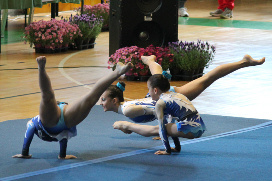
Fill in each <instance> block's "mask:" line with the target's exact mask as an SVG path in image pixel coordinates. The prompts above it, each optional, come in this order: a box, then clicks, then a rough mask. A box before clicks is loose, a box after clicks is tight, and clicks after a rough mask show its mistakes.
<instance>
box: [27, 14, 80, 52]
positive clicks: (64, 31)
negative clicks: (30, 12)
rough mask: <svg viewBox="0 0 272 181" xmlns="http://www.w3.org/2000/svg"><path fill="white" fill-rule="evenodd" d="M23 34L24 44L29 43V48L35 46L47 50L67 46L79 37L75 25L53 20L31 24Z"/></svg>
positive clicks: (77, 28) (78, 31)
mask: <svg viewBox="0 0 272 181" xmlns="http://www.w3.org/2000/svg"><path fill="white" fill-rule="evenodd" d="M24 34H25V36H24V39H25V42H29V43H30V46H31V47H32V46H33V45H35V47H43V48H47V49H55V48H59V47H62V46H68V45H69V44H70V43H72V42H73V41H74V39H75V38H76V37H78V36H81V32H80V30H79V27H78V26H77V25H75V24H70V23H68V22H65V21H64V20H55V19H52V20H50V21H44V20H40V21H37V22H32V23H31V24H30V25H29V26H27V27H26V28H25V32H24Z"/></svg>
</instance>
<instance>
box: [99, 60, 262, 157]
mask: <svg viewBox="0 0 272 181" xmlns="http://www.w3.org/2000/svg"><path fill="white" fill-rule="evenodd" d="M155 58H156V57H155V56H149V57H142V60H143V62H144V63H146V64H147V65H149V68H150V71H151V74H152V75H155V74H160V75H161V73H162V69H161V67H160V65H158V64H157V63H156V62H155V61H154V60H155ZM264 61H265V58H262V59H260V60H254V59H253V58H252V57H251V56H249V55H245V56H244V58H243V59H242V60H240V61H238V62H234V63H228V64H224V65H221V66H218V67H216V68H215V69H214V70H212V71H210V72H208V73H207V74H205V75H204V76H202V77H200V78H198V79H196V80H194V81H191V82H189V83H188V84H185V85H184V86H181V87H171V89H170V91H171V90H172V91H173V92H176V93H180V94H183V95H184V96H185V97H187V98H188V99H189V100H193V99H195V98H196V97H197V96H198V95H199V94H201V93H202V92H203V91H204V90H205V89H206V88H207V87H209V86H210V85H211V84H212V83H213V82H214V81H216V80H217V79H219V78H221V77H223V76H225V75H227V74H230V73H232V72H233V71H235V70H238V69H240V68H244V67H248V66H255V65H261V64H263V63H264ZM156 76H157V75H156ZM124 87H125V84H124V83H118V84H117V85H116V86H113V85H111V86H110V87H109V88H108V89H107V91H105V92H104V93H103V95H102V96H101V105H102V106H103V108H104V111H114V112H117V113H120V114H123V115H125V116H126V117H128V118H130V119H131V120H132V121H134V122H136V123H144V122H149V121H153V120H155V119H156V117H155V115H156V113H155V104H156V101H157V100H156V99H155V100H152V99H151V98H145V99H140V100H135V101H127V102H123V101H124V98H123V92H122V91H124ZM154 88H156V87H151V89H152V90H154ZM156 89H157V88H156ZM160 91H162V90H161V89H160ZM160 91H159V92H160ZM151 92H152V91H151ZM163 92H165V90H164V91H163ZM152 93H153V92H152ZM160 93H162V92H160ZM175 95H176V94H175ZM179 96H180V95H178V97H179ZM181 97H182V96H181ZM183 99H185V100H186V98H184V97H183V98H182V100H183ZM185 100H183V101H181V102H186V101H189V100H186V101H185ZM162 104H163V103H162ZM188 104H190V105H191V103H190V101H189V102H188ZM190 110H191V111H192V114H193V113H194V114H197V111H196V110H195V108H194V107H193V106H192V108H191V109H190ZM187 114H188V113H184V114H183V117H182V116H181V117H179V120H183V118H184V117H186V116H187ZM194 116H196V115H194ZM174 117H175V116H174ZM199 120H200V117H199ZM160 121H161V120H160ZM160 123H161V122H160ZM183 124H187V123H184V122H182V121H181V123H178V126H181V125H183ZM190 124H191V123H190ZM201 124H202V122H201V121H200V122H199V123H198V124H194V126H196V125H198V126H201V127H202V128H201V129H202V130H201V129H200V131H201V132H202V133H203V131H205V126H204V124H203V125H201ZM194 126H191V128H192V129H195V128H196V127H194ZM198 126H197V127H198ZM113 127H114V128H115V129H119V130H121V131H123V132H125V133H127V134H130V133H132V132H135V133H138V134H140V135H143V136H158V135H159V133H160V136H161V137H162V132H160V131H159V130H161V129H162V124H160V126H149V125H139V124H135V123H131V122H128V121H117V122H115V123H114V124H113ZM166 127H167V125H166ZM171 127H172V128H173V127H174V126H173V124H171ZM181 127H182V126H181ZM197 129H198V128H197ZM197 129H196V130H197ZM181 130H182V128H181ZM188 133H189V134H188ZM202 133H197V132H192V131H189V132H188V130H187V131H186V133H184V132H182V133H179V135H182V136H183V137H188V138H195V137H199V135H201V134H202ZM168 134H169V133H168ZM175 134H176V132H175ZM169 136H171V135H169ZM163 140H166V139H165V138H163ZM176 150H178V148H177V149H176ZM169 153H170V150H169V148H167V151H166V152H156V154H169Z"/></svg>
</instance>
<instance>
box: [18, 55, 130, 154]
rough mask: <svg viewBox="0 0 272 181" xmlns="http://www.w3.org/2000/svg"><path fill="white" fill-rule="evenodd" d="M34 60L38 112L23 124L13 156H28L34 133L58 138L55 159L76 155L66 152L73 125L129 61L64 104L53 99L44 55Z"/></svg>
mask: <svg viewBox="0 0 272 181" xmlns="http://www.w3.org/2000/svg"><path fill="white" fill-rule="evenodd" d="M36 60H37V63H38V70H39V85H40V90H41V103H40V112H39V115H38V116H36V117H34V118H32V119H31V120H30V121H29V122H28V123H27V130H26V133H25V138H24V144H23V149H22V153H21V154H17V155H14V156H13V157H14V158H31V155H30V154H29V147H30V144H31V141H32V139H33V136H34V134H36V135H37V136H38V137H39V138H40V139H42V140H44V141H49V142H51V141H58V142H59V143H60V153H59V156H58V157H59V159H72V158H76V156H74V155H67V154H66V148H67V142H68V139H70V138H71V137H74V136H76V134H77V130H76V126H77V125H78V124H79V123H81V121H83V120H84V119H85V118H86V117H87V115H88V114H89V113H90V111H91V109H92V107H93V106H94V105H95V104H96V103H97V101H98V100H99V98H100V96H101V94H102V93H103V92H104V91H105V90H106V89H107V87H109V86H110V85H111V84H112V83H113V82H114V81H115V80H116V79H117V78H119V77H120V76H121V75H123V74H124V73H126V72H127V71H128V70H130V69H131V68H132V64H131V63H129V64H127V65H124V64H122V63H118V65H117V68H116V69H115V71H113V72H111V73H109V74H107V75H106V76H104V77H103V78H101V79H99V80H98V81H97V82H96V83H95V84H94V86H93V89H92V90H91V91H90V92H89V93H88V94H87V95H85V96H83V97H81V98H80V99H79V100H77V101H75V102H74V103H72V104H69V105H68V104H65V103H57V101H56V99H55V94H54V91H53V89H52V86H51V81H50V79H49V77H48V75H47V73H46V70H45V64H46V58H45V57H44V56H41V57H38V58H37V59H36Z"/></svg>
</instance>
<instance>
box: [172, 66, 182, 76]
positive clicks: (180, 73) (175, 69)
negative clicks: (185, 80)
mask: <svg viewBox="0 0 272 181" xmlns="http://www.w3.org/2000/svg"><path fill="white" fill-rule="evenodd" d="M169 70H170V74H171V75H172V76H173V75H182V74H183V71H182V70H181V69H180V68H169Z"/></svg>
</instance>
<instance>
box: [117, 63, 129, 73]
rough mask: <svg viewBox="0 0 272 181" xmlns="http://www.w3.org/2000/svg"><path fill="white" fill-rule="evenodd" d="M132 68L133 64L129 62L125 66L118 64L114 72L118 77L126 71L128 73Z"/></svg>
mask: <svg viewBox="0 0 272 181" xmlns="http://www.w3.org/2000/svg"><path fill="white" fill-rule="evenodd" d="M132 67H133V64H132V63H131V62H128V63H127V64H126V65H124V64H123V63H122V62H118V63H117V66H116V69H115V71H118V74H119V75H123V74H124V73H126V72H127V71H129V70H130V69H131V68H132Z"/></svg>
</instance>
